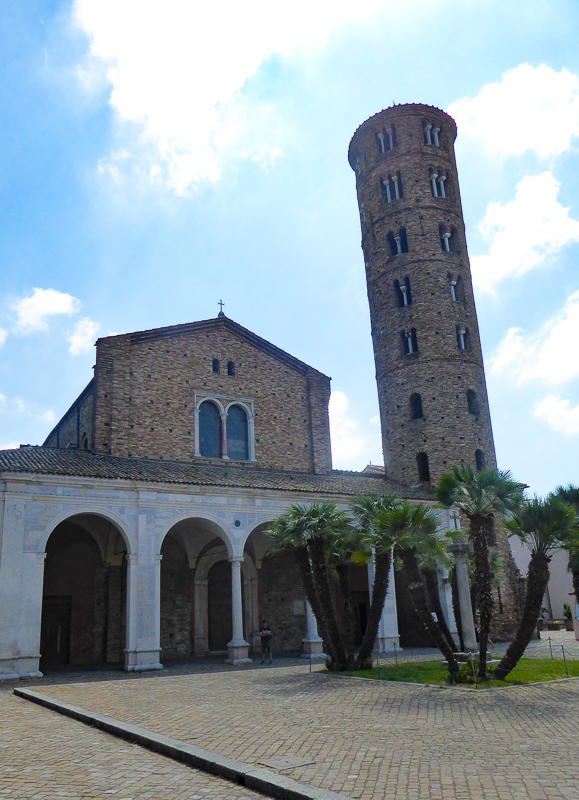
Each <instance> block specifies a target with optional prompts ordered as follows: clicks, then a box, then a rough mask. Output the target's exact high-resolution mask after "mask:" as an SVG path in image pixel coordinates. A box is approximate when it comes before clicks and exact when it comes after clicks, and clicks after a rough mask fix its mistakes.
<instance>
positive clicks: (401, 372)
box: [0, 106, 515, 678]
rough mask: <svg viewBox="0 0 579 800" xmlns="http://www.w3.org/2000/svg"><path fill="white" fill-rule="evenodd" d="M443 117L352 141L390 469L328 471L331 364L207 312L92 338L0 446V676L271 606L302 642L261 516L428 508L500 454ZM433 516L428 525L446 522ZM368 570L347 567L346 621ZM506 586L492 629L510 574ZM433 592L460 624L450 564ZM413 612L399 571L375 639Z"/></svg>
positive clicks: (188, 642)
mask: <svg viewBox="0 0 579 800" xmlns="http://www.w3.org/2000/svg"><path fill="white" fill-rule="evenodd" d="M455 135H456V130H455V127H454V122H453V121H452V120H451V119H450V117H448V116H447V115H446V114H444V113H443V112H441V111H439V110H438V109H432V108H430V107H428V106H395V107H394V108H393V109H388V110H387V111H385V112H381V113H380V114H378V115H376V117H373V118H371V119H370V120H368V121H367V122H366V123H364V124H363V125H362V126H361V127H360V128H359V129H358V131H357V132H356V134H355V136H354V139H353V141H352V144H351V146H350V153H349V158H350V163H351V165H352V167H353V168H354V169H355V171H356V180H357V188H358V198H359V203H360V217H361V224H362V247H363V252H364V258H365V263H366V273H367V279H368V296H369V301H370V313H371V320H372V336H373V341H374V351H375V356H376V368H377V381H378V395H379V402H380V414H381V421H382V433H383V444H384V453H385V467H386V471H385V474H384V473H380V472H375V471H365V472H362V473H353V472H341V471H337V470H333V469H332V461H331V443H330V428H329V417H328V402H329V398H330V380H329V378H328V377H327V376H326V375H324V374H323V373H321V372H319V371H318V370H316V369H314V368H313V367H310V366H308V365H307V364H305V363H303V362H302V361H300V360H299V359H297V358H296V357H294V356H292V355H290V354H288V353H286V352H285V351H283V350H281V349H280V348H278V347H276V346H275V345H273V344H272V343H270V342H268V341H267V340H265V339H262V338H261V337H259V336H257V335H256V334H254V333H252V332H251V331H249V330H247V329H246V328H244V327H242V326H241V325H238V324H237V323H235V322H234V321H232V320H230V319H229V318H227V317H226V316H225V315H224V314H223V313H222V312H220V314H219V315H218V317H216V318H215V319H210V320H204V321H201V322H193V323H189V324H184V325H175V326H171V327H166V328H159V329H154V330H146V331H139V332H135V333H131V334H124V335H120V336H110V337H106V338H102V339H99V340H98V342H97V344H96V363H95V368H94V376H93V379H92V380H91V381H90V383H89V384H88V385H87V387H86V388H85V390H84V391H83V392H82V393H81V395H80V396H79V397H78V398H77V400H76V401H75V402H74V403H73V404H72V406H71V407H70V408H69V410H68V411H67V412H66V413H65V414H64V416H63V417H62V419H61V420H60V421H59V422H58V424H57V425H56V427H55V428H54V430H53V431H51V433H50V434H49V436H48V437H47V439H46V441H45V442H44V444H43V445H42V446H40V447H35V446H22V447H20V448H19V449H17V450H5V451H0V491H1V495H0V502H1V517H0V524H1V532H0V677H4V678H14V677H18V676H22V677H24V676H33V675H38V674H39V672H40V671H41V670H42V669H43V668H50V667H56V666H59V665H65V664H71V665H79V666H80V665H91V664H92V665H95V664H103V663H108V664H116V665H119V666H123V667H124V668H125V669H127V670H147V669H159V668H161V667H162V665H163V663H167V661H168V660H170V659H176V658H192V657H195V656H203V655H207V654H223V656H224V658H226V659H227V660H228V661H229V662H231V663H243V662H244V661H246V660H248V659H250V658H251V657H252V652H253V651H254V650H255V649H256V648H258V646H259V635H258V631H259V626H260V622H261V619H262V618H264V617H265V618H267V620H268V622H269V624H270V626H271V628H272V630H273V631H274V636H275V643H276V647H277V649H278V650H283V651H291V652H294V653H295V652H300V651H301V652H303V654H304V655H306V656H309V657H311V656H312V655H315V654H316V653H319V652H321V651H322V642H321V640H320V638H319V636H318V634H317V630H316V623H315V618H314V617H313V615H312V614H311V611H310V609H309V606H308V604H307V603H306V601H305V596H304V591H303V588H302V586H301V583H300V580H299V574H298V571H297V568H296V564H295V563H294V560H293V557H292V555H291V553H285V554H276V555H273V556H272V555H270V554H269V552H268V550H269V545H270V540H269V539H268V537H267V536H266V535H265V534H264V531H265V530H266V529H267V528H268V526H269V525H270V524H271V522H272V521H273V520H274V519H276V517H278V516H279V515H280V514H282V513H283V512H284V511H286V510H287V509H288V508H289V507H290V506H291V505H292V504H294V503H301V504H305V505H308V504H312V503H316V502H323V501H331V502H334V503H336V504H337V506H338V507H340V508H347V507H348V504H349V502H350V501H351V500H352V499H353V497H354V496H355V495H356V494H359V493H376V492H379V493H384V494H396V495H398V496H400V497H404V498H409V499H412V500H415V501H417V502H425V503H428V504H433V494H432V489H431V486H432V484H433V482H434V481H435V480H436V479H437V478H438V476H439V475H440V473H441V472H442V471H444V469H445V467H446V466H449V465H451V464H452V463H459V462H460V461H461V460H467V461H472V463H473V465H475V466H477V467H478V468H480V467H481V466H482V465H483V464H484V463H486V464H494V463H495V459H494V449H493V443H492V431H491V427H490V414H489V411H488V401H487V398H486V389H485V385H484V370H483V366H482V355H481V351H480V343H479V339H478V327H477V324H476V311H475V308H474V298H473V295H472V285H471V281H470V269H469V265H468V257H467V253H466V241H465V239H464V225H463V223H462V215H461V210H460V197H459V193H458V178H457V175H456V165H455V162H454V154H453V142H454V136H455ZM438 513H439V516H440V527H441V530H445V529H448V528H451V527H457V526H458V525H459V524H460V522H459V520H458V517H457V515H456V514H452V513H449V512H446V511H439V512H438ZM499 539H500V536H499ZM505 542H506V540H505ZM498 543H499V547H501V546H502V539H500V541H499V542H498ZM507 549H508V547H507ZM509 555H510V553H509ZM507 572H508V571H507ZM372 574H373V573H372V564H370V565H369V566H368V568H365V567H352V575H351V582H352V588H353V597H354V603H355V609H356V615H357V625H358V634H359V635H360V636H361V632H362V631H363V629H364V625H365V616H366V614H367V610H368V604H369V590H370V588H371V583H372ZM501 587H502V596H501V597H500V598H499V600H500V604H499V613H498V615H497V618H498V626H499V629H501V628H502V630H507V629H508V627H509V625H510V624H512V620H513V614H514V607H515V590H514V579H513V578H512V576H510V575H509V574H506V577H505V579H504V581H503V583H502V584H501ZM432 598H433V603H434V605H435V607H436V608H437V610H438V612H439V613H441V614H442V615H443V616H444V618H445V620H446V622H447V625H448V627H449V629H450V630H451V632H453V633H456V624H455V620H454V615H453V610H452V609H453V604H452V598H451V589H450V586H449V585H448V583H446V582H445V580H444V575H440V576H439V578H438V585H437V586H434V587H432ZM399 621H400V622H401V624H400V625H399ZM412 624H413V623H412V612H411V609H410V608H409V606H408V598H407V597H406V595H405V593H404V591H403V587H402V588H401V587H396V580H395V575H394V572H392V574H391V581H390V591H389V593H388V597H387V600H386V604H385V609H384V613H383V617H382V621H381V625H380V630H379V636H378V641H377V643H376V647H377V649H378V650H381V651H385V650H388V649H390V648H392V646H393V644H394V643H396V644H400V639H402V644H404V643H405V642H406V643H416V642H415V641H413V639H412V636H414V635H415V634H416V631H414V633H413V632H412ZM405 637H406V638H405Z"/></svg>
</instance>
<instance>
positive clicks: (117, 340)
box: [94, 318, 331, 472]
mask: <svg viewBox="0 0 579 800" xmlns="http://www.w3.org/2000/svg"><path fill="white" fill-rule="evenodd" d="M244 332H245V329H243V328H241V326H236V325H235V323H231V322H230V321H229V320H226V319H224V318H221V319H219V318H218V319H216V320H211V321H208V322H207V323H193V324H192V325H183V326H176V327H175V328H171V329H160V330H159V331H158V332H157V331H150V332H143V334H128V335H124V336H114V337H109V338H106V339H99V341H98V343H97V362H96V368H95V382H96V408H95V442H94V448H95V450H97V452H105V453H110V454H111V455H118V456H133V457H141V458H163V459H173V460H185V461H189V460H191V459H192V458H193V457H194V452H195V415H194V393H195V392H196V391H197V392H210V393H214V394H215V395H217V396H219V395H225V396H227V397H229V398H231V397H239V398H246V399H251V400H253V403H254V411H255V457H256V463H257V465H258V466H261V467H267V468H272V469H288V470H306V471H314V470H315V471H318V472H325V471H327V470H329V469H330V468H331V451H330V439H329V420H328V400H329V394H330V389H329V378H327V377H326V376H324V375H322V374H321V373H319V372H317V371H316V370H313V369H311V368H309V367H307V365H305V364H303V363H302V362H299V361H297V359H293V358H292V357H291V356H288V355H287V354H283V352H282V351H277V348H274V347H273V346H272V345H269V343H264V346H263V347H262V346H261V345H260V344H255V343H254V342H253V341H251V339H248V338H247V337H246V336H245V335H244ZM247 333H249V332H247ZM257 338H258V337H255V339H257ZM259 341H260V342H261V341H263V340H259ZM279 354H281V355H279ZM214 359H218V360H219V361H220V364H221V371H220V373H219V374H216V373H214V371H213V360H214ZM229 361H232V362H233V363H234V365H235V375H234V376H231V375H228V374H227V363H228V362H229ZM203 460H204V461H205V462H208V463H211V459H203ZM218 462H219V463H222V461H221V460H220V459H219V460H218ZM236 463H240V462H236Z"/></svg>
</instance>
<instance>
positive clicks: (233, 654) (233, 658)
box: [225, 640, 253, 665]
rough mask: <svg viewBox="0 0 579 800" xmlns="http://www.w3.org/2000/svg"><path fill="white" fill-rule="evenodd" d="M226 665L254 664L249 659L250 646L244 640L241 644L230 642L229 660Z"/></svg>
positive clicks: (228, 649) (228, 645) (228, 647)
mask: <svg viewBox="0 0 579 800" xmlns="http://www.w3.org/2000/svg"><path fill="white" fill-rule="evenodd" d="M225 663H226V664H233V665H237V664H252V663H253V662H252V660H251V658H250V657H249V644H248V643H247V642H246V641H244V640H242V641H241V642H228V644H227V658H226V659H225Z"/></svg>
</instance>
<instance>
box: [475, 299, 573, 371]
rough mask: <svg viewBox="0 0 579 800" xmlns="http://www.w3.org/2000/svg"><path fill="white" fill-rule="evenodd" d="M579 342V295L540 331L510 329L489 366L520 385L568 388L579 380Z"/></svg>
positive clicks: (568, 300)
mask: <svg viewBox="0 0 579 800" xmlns="http://www.w3.org/2000/svg"><path fill="white" fill-rule="evenodd" d="M578 341H579V291H577V292H574V293H573V294H572V295H570V297H568V298H567V302H566V303H565V305H564V306H563V308H562V309H561V310H560V311H559V312H558V313H557V314H555V315H554V316H553V317H551V319H549V320H548V321H547V322H546V323H545V324H544V325H543V326H542V327H541V328H540V329H539V330H538V331H535V332H532V333H528V332H526V331H524V330H523V329H522V328H509V330H508V331H507V333H506V334H505V336H504V338H503V340H502V342H501V343H500V345H499V346H498V347H497V349H496V350H495V352H494V353H493V355H492V356H491V358H490V360H489V365H490V367H491V369H492V370H494V371H495V372H505V371H508V372H509V374H510V375H512V376H514V377H515V379H516V380H517V382H518V383H523V382H525V381H530V380H537V381H540V382H541V383H546V384H549V385H560V384H565V383H568V382H569V381H571V380H574V379H575V378H577V377H579V359H578V358H577V342H578Z"/></svg>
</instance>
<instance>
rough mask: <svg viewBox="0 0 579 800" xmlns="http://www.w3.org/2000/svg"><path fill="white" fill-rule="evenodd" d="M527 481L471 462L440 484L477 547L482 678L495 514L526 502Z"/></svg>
mask: <svg viewBox="0 0 579 800" xmlns="http://www.w3.org/2000/svg"><path fill="white" fill-rule="evenodd" d="M523 489H524V484H522V483H517V482H516V481H514V480H512V478H511V474H510V472H504V471H502V470H498V469H495V468H494V467H487V468H485V469H482V470H480V471H479V472H475V471H474V470H473V468H472V467H471V466H470V465H469V464H461V465H460V466H459V467H457V466H454V467H452V468H451V470H450V472H445V473H444V474H443V475H442V476H441V478H440V480H439V482H438V485H437V487H436V497H437V499H438V502H439V503H440V505H442V506H443V507H444V508H457V509H458V510H459V511H461V512H462V513H464V514H465V516H466V517H467V518H468V521H469V538H470V541H471V544H472V548H473V555H474V568H475V575H476V585H477V605H478V612H479V624H480V633H479V672H478V674H479V677H480V678H481V679H483V680H484V679H485V678H486V673H487V649H488V639H489V632H490V626H491V620H492V615H493V605H494V603H493V596H492V576H491V570H490V565H489V544H490V543H491V542H492V541H493V527H494V515H495V514H504V513H505V512H506V511H515V510H516V509H517V508H518V507H519V506H520V505H521V503H522V501H523Z"/></svg>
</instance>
